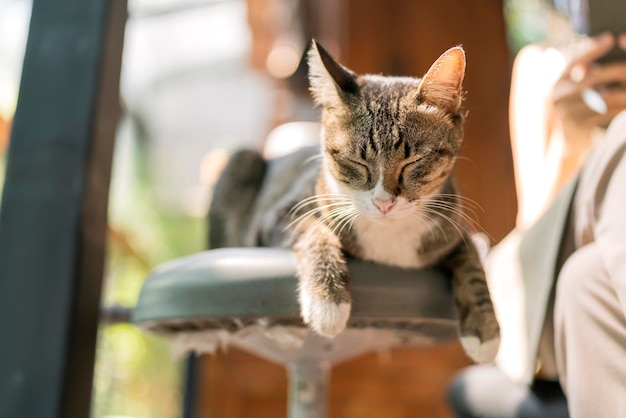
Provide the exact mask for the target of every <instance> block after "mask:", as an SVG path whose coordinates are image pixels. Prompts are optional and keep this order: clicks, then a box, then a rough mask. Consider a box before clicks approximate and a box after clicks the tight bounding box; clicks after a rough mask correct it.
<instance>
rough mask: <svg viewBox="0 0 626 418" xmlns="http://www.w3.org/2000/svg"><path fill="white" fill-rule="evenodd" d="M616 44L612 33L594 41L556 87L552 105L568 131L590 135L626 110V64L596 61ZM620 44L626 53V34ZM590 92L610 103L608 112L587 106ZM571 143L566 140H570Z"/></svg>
mask: <svg viewBox="0 0 626 418" xmlns="http://www.w3.org/2000/svg"><path fill="white" fill-rule="evenodd" d="M615 42H616V40H615V38H614V37H613V35H611V34H610V33H605V34H602V35H599V36H597V37H594V38H591V39H590V40H589V42H588V43H585V45H584V46H583V47H582V49H581V51H580V52H579V53H578V54H577V55H576V56H575V58H573V59H572V60H571V61H570V62H569V64H568V65H567V66H566V68H565V70H564V71H563V74H562V75H561V77H560V78H559V79H558V81H557V82H556V84H555V85H554V88H553V90H552V102H553V106H554V111H555V113H556V115H555V116H557V118H558V119H560V121H561V123H562V124H563V128H564V132H576V131H578V132H579V133H581V132H586V133H588V132H590V131H591V129H592V128H593V127H594V126H598V125H605V124H607V123H608V122H610V121H611V119H613V117H614V116H615V115H617V114H618V113H620V112H621V111H622V110H624V109H626V61H618V62H612V63H608V64H603V65H600V64H598V63H596V62H595V60H597V59H598V58H600V57H602V56H603V55H604V54H606V53H607V52H609V51H610V50H611V49H612V48H613V47H614V45H615ZM618 45H619V47H620V48H622V49H624V50H626V33H624V34H621V35H620V36H619V37H618ZM587 89H593V90H595V92H597V93H598V94H599V95H600V96H601V97H602V99H603V100H604V102H605V104H606V112H605V113H603V114H601V113H598V112H597V111H594V110H592V109H591V108H590V107H589V106H588V105H587V104H586V103H585V101H584V100H583V93H584V92H585V90H587ZM591 93H592V95H593V92H591ZM587 94H589V92H588V93H587ZM576 136H578V137H580V135H576ZM569 140H570V138H568V137H566V141H569Z"/></svg>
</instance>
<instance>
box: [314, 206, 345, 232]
mask: <svg viewBox="0 0 626 418" xmlns="http://www.w3.org/2000/svg"><path fill="white" fill-rule="evenodd" d="M346 210H349V208H347V207H339V208H335V209H332V210H330V211H328V212H327V213H325V214H324V215H322V216H321V217H319V218H318V219H317V221H316V222H315V224H313V226H312V229H316V228H318V227H319V226H320V225H322V224H326V225H327V226H328V224H327V223H326V221H327V220H329V219H333V218H336V217H337V216H339V215H341V214H342V213H343V212H344V211H346Z"/></svg>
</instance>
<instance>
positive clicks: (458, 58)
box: [418, 46, 465, 113]
mask: <svg viewBox="0 0 626 418" xmlns="http://www.w3.org/2000/svg"><path fill="white" fill-rule="evenodd" d="M464 76H465V51H463V48H461V47H460V46H457V47H454V48H450V49H448V50H447V51H446V52H444V53H443V54H441V56H440V57H439V58H438V59H437V61H435V63H434V64H433V65H432V66H431V67H430V69H429V70H428V72H427V73H426V75H425V76H424V78H423V79H422V82H421V84H420V86H419V89H418V97H419V100H420V101H421V102H422V103H428V104H430V105H433V106H436V107H439V108H441V109H443V110H445V111H447V112H450V113H458V111H459V109H460V108H461V102H462V100H463V93H462V84H463V77H464Z"/></svg>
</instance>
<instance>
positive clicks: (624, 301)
mask: <svg viewBox="0 0 626 418" xmlns="http://www.w3.org/2000/svg"><path fill="white" fill-rule="evenodd" d="M625 149H626V112H622V113H621V114H620V115H618V116H617V117H616V118H615V119H614V121H613V123H612V124H611V126H610V127H609V129H608V131H607V133H606V135H605V138H604V139H603V140H602V141H601V142H600V143H599V144H598V145H597V146H596V149H595V151H594V152H593V153H592V154H591V155H590V156H589V158H588V160H587V162H586V164H585V168H584V169H583V172H582V174H581V178H580V182H579V185H578V190H577V191H576V197H575V199H574V204H573V212H572V214H571V218H570V220H571V222H570V224H568V223H567V222H566V220H567V212H568V208H569V206H570V203H571V202H572V195H573V192H574V187H573V185H570V186H569V187H567V188H566V189H565V190H564V191H563V193H562V194H561V195H560V197H559V198H558V199H557V200H556V201H555V203H554V204H553V205H552V206H551V208H550V209H549V210H548V212H547V213H546V214H545V215H544V216H543V217H542V218H541V219H540V220H539V221H538V223H537V224H536V225H535V226H534V227H533V228H531V230H529V231H526V232H522V231H514V232H513V233H511V234H510V235H509V237H507V238H506V239H505V240H504V241H503V242H502V243H501V244H499V245H498V246H497V247H496V248H495V249H494V250H493V251H492V254H491V255H490V257H489V259H488V263H487V271H488V278H489V282H490V289H491V291H492V297H493V298H494V302H495V307H496V313H497V314H498V319H499V321H500V323H501V328H502V343H501V348H500V351H499V353H498V358H497V360H496V361H497V364H498V366H499V367H500V368H501V369H502V370H503V371H504V372H505V373H506V374H507V375H508V376H509V378H511V379H512V380H514V381H517V382H522V383H530V381H531V380H532V377H533V375H534V372H535V368H536V357H537V352H538V350H539V340H540V337H541V335H542V331H544V330H545V331H546V332H545V333H544V335H545V336H546V337H547V338H545V339H544V341H543V343H545V344H542V349H543V351H542V354H543V357H544V358H543V360H544V363H546V366H551V365H552V364H551V363H553V362H550V361H549V360H551V358H552V357H556V360H557V361H556V363H557V366H558V369H559V372H560V374H561V379H564V381H563V382H564V385H565V386H566V387H567V388H568V391H569V392H570V394H569V398H570V400H572V399H574V400H573V401H572V402H574V403H575V402H579V403H581V404H589V399H596V398H593V396H595V395H592V394H594V393H595V392H598V391H604V392H602V393H603V394H604V395H605V396H608V397H610V398H612V399H618V401H616V402H617V403H620V402H626V340H623V339H622V338H623V337H624V335H623V333H622V332H623V321H624V311H625V309H624V307H625V306H626V158H624V150H625ZM561 244H563V245H561ZM586 246H593V248H596V249H595V250H590V252H594V253H595V254H596V255H595V256H591V255H589V254H587V255H585V254H584V252H583V251H582V249H583V248H585V247H586ZM559 248H561V250H560V253H559ZM585 251H587V250H585ZM572 252H573V255H572ZM579 252H580V253H579ZM558 254H560V255H559V256H557V255H558ZM579 254H581V255H579ZM570 255H571V259H569V258H568V257H569V256H570ZM593 257H595V258H593ZM565 259H567V264H566V267H567V269H565V268H564V269H563V270H562V272H561V275H560V278H559V281H562V282H563V283H565V284H563V285H559V287H558V288H557V292H556V295H555V297H556V310H555V312H554V327H555V331H556V335H557V338H556V347H554V344H553V342H554V341H553V340H552V338H551V337H552V335H551V334H552V332H551V331H552V325H553V324H552V322H551V320H552V315H551V314H552V311H551V308H552V306H551V303H550V295H551V292H552V289H553V285H554V277H555V273H556V272H557V271H558V270H559V267H560V264H561V260H565ZM578 263H582V265H578ZM583 267H586V268H583ZM579 276H580V277H584V279H583V280H584V281H585V283H587V282H588V283H587V284H588V286H589V287H581V286H578V285H573V289H574V290H572V289H570V285H569V284H568V283H570V282H573V283H577V282H578V281H580V279H579V278H578V277H579ZM564 277H567V278H566V279H564ZM571 277H573V278H571ZM570 284H571V283H570ZM594 286H596V287H594ZM561 288H562V289H565V290H561ZM592 289H596V290H597V291H595V290H594V291H592ZM602 289H605V290H602ZM606 289H612V290H610V291H609V290H606ZM573 291H577V292H580V295H579V296H580V298H582V299H583V300H586V301H587V300H588V302H586V303H588V304H589V306H595V307H596V308H597V309H596V310H595V311H594V310H593V309H591V308H590V310H589V312H594V316H593V318H595V319H594V320H593V321H595V322H593V323H590V322H589V321H591V320H587V321H586V322H585V321H583V320H582V319H580V321H581V322H580V323H579V324H578V325H577V326H574V324H575V323H576V322H575V321H578V320H579V319H577V318H579V317H578V316H576V315H574V314H567V313H566V312H574V311H576V308H575V305H576V304H577V303H581V299H580V298H578V299H575V298H572V297H570V296H569V295H570V293H571V292H573ZM611 292H612V293H611ZM611 294H613V299H611V297H610V295H611ZM565 301H568V302H569V303H565ZM581 311H582V312H581ZM581 311H577V312H579V314H580V315H584V312H585V310H581ZM546 313H547V314H548V315H547V316H546ZM546 318H547V319H548V323H547V327H545V328H544V327H543V325H544V320H545V319H546ZM567 318H573V319H572V321H574V322H572V321H570V320H568V319H567ZM620 321H621V322H620ZM585 323H586V324H587V325H588V326H586V325H583V324H585ZM607 323H611V324H613V325H612V328H610V329H608V328H607V326H606V324H607ZM568 324H569V326H568ZM593 324H595V325H600V326H598V327H597V328H598V329H596V330H595V331H597V333H598V334H599V335H595V334H594V333H593V332H590V330H588V329H587V328H589V327H591V326H593ZM615 324H618V325H615ZM600 331H602V332H600ZM586 332H589V336H588V338H585V335H586V334H585V333H586ZM616 341H617V342H618V343H617V344H615V342H616ZM600 357H602V358H603V359H607V358H609V357H612V358H613V359H614V360H615V361H614V362H613V363H611V362H604V360H602V361H601V360H598V359H599V358H600ZM546 360H547V361H546ZM582 364H584V365H585V367H583V366H580V367H579V366H578V365H582ZM586 365H590V366H589V368H588V367H586ZM608 365H610V366H611V367H613V366H615V367H617V365H621V370H620V369H619V367H618V368H617V369H615V371H614V372H611V373H608V374H607V373H605V372H606V367H608ZM547 369H548V370H550V369H551V367H547ZM593 370H597V371H596V372H593ZM570 381H577V382H579V384H578V385H574V386H572V385H570V384H569V382H570ZM580 388H584V390H582V389H580ZM594 388H595V389H596V391H594ZM572 391H574V392H572ZM585 394H589V396H588V397H585ZM596 394H597V393H596ZM598 396H599V395H598ZM597 399H604V398H597ZM622 399H624V401H622ZM603 402H604V400H603ZM592 404H594V405H596V411H597V407H598V405H597V404H595V403H593V402H592ZM575 405H577V404H576V403H575V404H574V406H573V407H574V411H573V412H574V414H575V415H572V416H574V417H603V416H607V417H609V416H610V417H618V416H625V417H626V412H625V413H624V414H616V413H615V411H616V410H615V409H614V410H613V413H610V414H608V415H602V414H601V413H599V412H598V413H594V414H591V415H584V414H585V413H589V411H586V412H580V413H577V412H576V409H575V408H576V407H575ZM611 407H613V408H617V406H616V405H615V403H614V404H611ZM607 410H608V409H607Z"/></svg>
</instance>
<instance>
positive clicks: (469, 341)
mask: <svg viewBox="0 0 626 418" xmlns="http://www.w3.org/2000/svg"><path fill="white" fill-rule="evenodd" d="M461 345H462V346H463V349H464V350H465V353H466V354H467V355H468V356H469V357H470V358H471V359H472V360H474V361H475V362H476V363H479V364H488V363H493V362H494V361H495V359H496V354H498V349H499V348H500V327H499V326H498V321H497V320H496V317H495V314H494V313H493V311H492V310H488V311H475V312H474V313H473V314H472V315H469V316H468V317H467V318H466V319H465V321H464V322H462V324H461Z"/></svg>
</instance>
